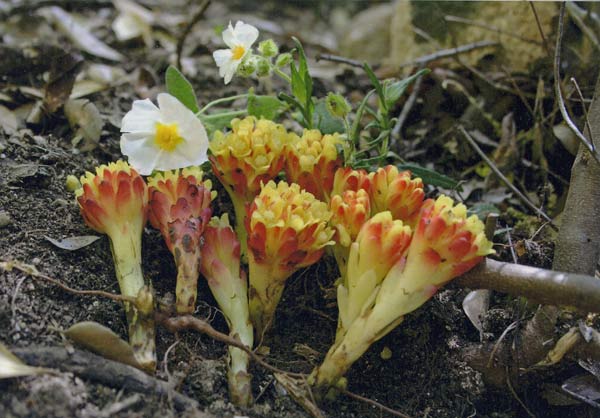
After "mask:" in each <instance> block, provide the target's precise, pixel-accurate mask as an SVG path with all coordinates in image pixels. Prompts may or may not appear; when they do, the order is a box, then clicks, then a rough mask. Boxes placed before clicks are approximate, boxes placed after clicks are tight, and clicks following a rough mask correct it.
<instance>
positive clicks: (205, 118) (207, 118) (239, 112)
mask: <svg viewBox="0 0 600 418" xmlns="http://www.w3.org/2000/svg"><path fill="white" fill-rule="evenodd" d="M247 113H248V111H247V110H232V111H229V112H220V113H213V114H212V115H206V116H202V118H201V119H202V120H203V121H211V120H213V119H220V118H222V117H224V116H234V117H235V116H243V115H245V114H247Z"/></svg>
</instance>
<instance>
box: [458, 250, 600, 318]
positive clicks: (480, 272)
mask: <svg viewBox="0 0 600 418" xmlns="http://www.w3.org/2000/svg"><path fill="white" fill-rule="evenodd" d="M452 283H453V284H454V285H457V286H460V287H467V288H470V289H492V290H496V291H498V292H503V293H509V294H511V295H515V296H525V297H526V298H528V299H532V300H535V301H536V302H540V303H543V304H548V305H563V306H574V307H576V308H577V309H580V310H582V311H586V312H588V311H589V312H600V280H598V279H596V278H595V277H593V276H588V275H586V274H575V273H564V272H560V271H553V270H546V269H541V268H537V267H530V266H523V265H520V264H512V263H504V262H501V261H496V260H492V259H490V258H486V259H485V260H484V261H483V262H482V263H481V264H479V265H478V266H476V267H475V268H473V269H472V270H470V271H468V272H467V273H465V274H463V275H462V276H460V277H458V278H457V279H455V280H454V281H453V282H452Z"/></svg>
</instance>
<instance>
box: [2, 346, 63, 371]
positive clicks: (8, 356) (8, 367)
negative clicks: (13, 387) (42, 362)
mask: <svg viewBox="0 0 600 418" xmlns="http://www.w3.org/2000/svg"><path fill="white" fill-rule="evenodd" d="M48 372H52V370H50V369H45V368H43V367H32V366H28V365H26V364H25V363H23V362H22V361H21V359H19V358H18V357H17V356H15V355H14V354H13V353H11V352H10V350H9V349H8V348H6V347H5V346H4V344H2V343H0V379H8V378H11V377H20V376H33V375H36V374H42V373H48Z"/></svg>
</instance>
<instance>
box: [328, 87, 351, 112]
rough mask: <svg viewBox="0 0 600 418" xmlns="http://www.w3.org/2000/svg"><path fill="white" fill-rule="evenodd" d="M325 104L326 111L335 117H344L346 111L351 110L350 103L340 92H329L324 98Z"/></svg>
mask: <svg viewBox="0 0 600 418" xmlns="http://www.w3.org/2000/svg"><path fill="white" fill-rule="evenodd" d="M325 106H327V111H328V112H329V113H330V114H331V115H332V116H335V117H338V118H345V117H346V115H348V113H350V111H351V110H352V108H351V107H350V104H348V102H347V101H346V99H344V97H343V96H342V95H340V94H336V93H332V92H329V93H328V94H327V98H326V99H325Z"/></svg>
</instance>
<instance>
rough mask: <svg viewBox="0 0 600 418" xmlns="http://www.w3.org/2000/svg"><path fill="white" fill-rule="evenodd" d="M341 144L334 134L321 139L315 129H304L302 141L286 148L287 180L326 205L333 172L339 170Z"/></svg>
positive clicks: (338, 137) (338, 136)
mask: <svg viewBox="0 0 600 418" xmlns="http://www.w3.org/2000/svg"><path fill="white" fill-rule="evenodd" d="M342 142H343V140H342V138H341V137H340V135H339V134H337V133H336V134H333V135H323V134H322V133H321V132H320V131H318V130H317V129H310V130H309V129H306V130H305V131H304V133H303V135H302V137H300V138H299V137H296V139H295V140H294V141H291V142H290V143H289V144H288V146H287V151H286V159H285V166H284V169H285V174H286V178H287V180H288V181H289V182H290V183H297V184H299V185H300V187H302V188H303V189H304V190H306V191H307V192H310V193H312V194H313V195H315V197H316V198H317V199H320V200H324V201H327V200H328V199H329V194H330V193H331V189H332V188H333V178H334V175H335V172H336V170H337V169H338V168H339V167H341V166H342V158H341V156H340V155H339V153H338V148H339V147H341V146H342Z"/></svg>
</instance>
